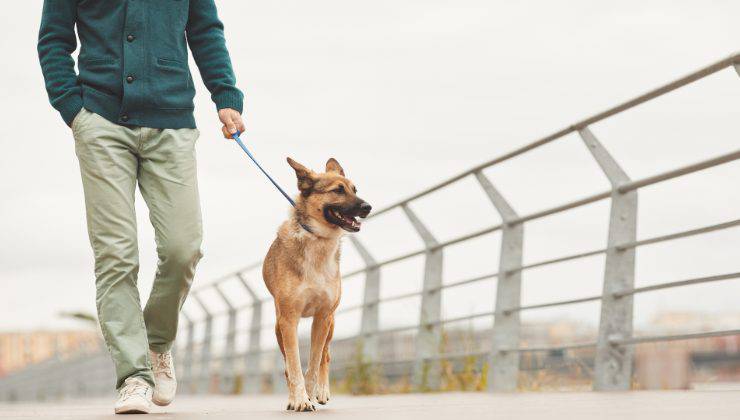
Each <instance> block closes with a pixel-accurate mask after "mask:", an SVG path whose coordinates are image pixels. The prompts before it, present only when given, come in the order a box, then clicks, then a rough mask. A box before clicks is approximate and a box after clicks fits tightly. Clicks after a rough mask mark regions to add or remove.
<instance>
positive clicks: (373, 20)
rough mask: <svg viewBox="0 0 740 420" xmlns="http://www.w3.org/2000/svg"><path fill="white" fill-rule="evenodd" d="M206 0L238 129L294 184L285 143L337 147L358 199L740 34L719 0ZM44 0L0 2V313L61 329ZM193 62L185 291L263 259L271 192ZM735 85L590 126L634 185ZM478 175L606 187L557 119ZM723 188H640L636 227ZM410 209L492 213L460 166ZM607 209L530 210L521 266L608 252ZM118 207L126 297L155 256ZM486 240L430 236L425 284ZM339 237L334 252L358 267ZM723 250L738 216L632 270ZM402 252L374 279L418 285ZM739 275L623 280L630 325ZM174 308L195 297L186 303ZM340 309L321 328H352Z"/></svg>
mask: <svg viewBox="0 0 740 420" xmlns="http://www.w3.org/2000/svg"><path fill="white" fill-rule="evenodd" d="M217 3H218V6H219V10H220V15H221V17H222V19H223V21H224V23H225V25H226V36H227V44H228V47H229V50H230V52H231V56H232V60H233V62H234V69H235V71H236V75H237V79H238V85H239V87H240V88H242V89H243V90H244V91H245V93H246V97H247V101H246V110H245V118H246V123H247V126H248V133H247V135H246V137H245V139H246V140H247V141H248V142H249V144H250V145H251V147H252V149H253V151H254V153H255V154H256V155H257V156H258V157H259V159H260V160H261V161H262V163H263V164H264V166H265V167H266V168H268V169H269V170H270V171H271V172H272V173H273V175H274V176H275V177H276V178H277V179H278V181H279V182H280V183H281V184H283V185H284V186H286V187H287V189H288V190H290V191H293V192H294V191H295V182H294V178H293V172H292V170H290V168H289V167H288V166H287V164H286V163H285V157H286V156H291V157H293V158H294V159H296V160H298V161H300V162H302V163H304V164H306V165H308V166H311V167H313V168H314V169H320V168H322V167H323V163H324V162H325V161H326V159H327V158H329V157H330V156H333V157H336V158H337V159H338V160H339V161H340V162H341V164H342V165H343V166H344V168H345V170H346V172H347V175H348V176H349V177H350V178H352V179H353V181H354V182H355V183H356V184H357V185H358V188H359V191H360V193H361V194H360V195H361V196H362V197H363V198H365V199H367V200H368V201H369V202H371V203H372V204H373V205H374V206H375V207H376V208H381V207H384V206H385V205H388V204H391V203H393V202H395V201H397V200H399V199H401V198H403V197H405V196H407V195H409V194H412V193H414V192H415V191H417V190H419V189H421V188H423V187H426V186H429V185H431V184H434V183H436V182H438V181H441V180H443V179H445V178H447V177H449V176H452V175H454V174H456V173H458V172H460V171H462V170H464V169H466V168H468V167H470V166H472V165H474V164H477V163H480V162H482V161H485V160H488V159H491V158H493V157H496V156H498V155H501V154H503V153H505V152H507V151H509V150H512V149H514V148H516V147H518V146H520V145H523V144H526V143H528V142H531V141H533V140H536V139H537V138H539V137H541V136H543V135H546V134H549V133H551V132H554V131H556V130H558V129H560V128H563V127H566V126H568V125H569V124H571V123H573V122H575V121H576V120H579V119H581V118H583V117H586V116H588V115H590V114H593V113H596V112H598V111H600V110H603V109H605V108H608V107H610V106H612V105H615V104H617V103H619V102H621V101H623V100H625V99H629V98H631V97H633V96H635V95H637V94H640V93H642V92H644V91H646V90H648V89H650V88H653V87H656V86H658V85H660V84H662V83H665V82H668V81H670V80H672V79H675V78H677V77H679V76H682V75H683V74H685V73H688V72H690V71H693V70H695V69H697V68H699V67H702V66H704V65H707V64H709V63H711V62H714V61H717V60H719V59H721V58H724V57H726V56H728V55H730V54H731V53H733V52H734V51H737V50H740V27H739V26H738V25H737V16H740V2H737V1H733V0H725V1H721V0H717V1H702V2H698V1H675V0H671V1H636V0H629V1H620V2H607V1H593V0H580V1H526V2H505V1H490V0H485V1H484V0H480V1H469V0H464V1H463V0H455V1H452V0H449V1H438V0H435V1H429V0H407V1H398V0H394V1H390V0H388V1H373V2H360V1H347V0H336V1H305V0H303V1H299V0H294V1H243V0H240V1H237V0H230V1H226V0H221V1H218V2H217ZM41 5H42V1H41V0H33V1H31V0H29V1H23V2H14V3H13V5H12V6H11V7H10V8H8V9H7V10H6V13H3V14H2V16H0V35H1V36H0V48H2V54H3V57H4V60H3V65H2V66H0V80H2V81H3V89H2V96H0V122H1V123H2V128H3V129H2V130H0V145H1V146H2V152H1V153H0V238H2V240H1V241H0V286H1V287H2V289H1V291H0V330H18V329H31V328H58V327H74V326H76V324H74V323H70V322H67V321H62V320H60V319H59V317H58V316H57V314H58V312H60V311H68V310H84V311H91V312H92V311H94V309H95V305H94V295H95V293H94V279H93V271H92V252H91V250H90V247H89V243H88V239H87V233H86V225H85V214H84V203H83V195H82V186H81V182H80V175H79V167H78V164H77V160H76V157H75V154H74V147H73V144H72V142H73V140H72V136H71V133H70V130H69V129H68V128H67V127H66V126H65V125H64V124H63V122H62V120H61V118H60V117H59V115H58V114H57V113H56V111H54V110H53V109H52V108H51V106H50V105H49V104H48V101H47V96H46V92H45V91H44V86H43V79H42V76H41V72H40V69H39V65H38V58H37V55H36V37H37V30H38V23H39V19H40V13H41ZM192 69H193V73H194V77H195V79H196V82H197V83H196V84H197V86H198V95H197V97H196V118H197V121H198V125H199V128H200V131H201V139H200V140H199V144H198V159H199V177H200V189H201V197H202V207H203V216H204V229H205V241H204V251H205V258H204V259H203V260H202V262H201V264H200V266H199V268H198V275H197V279H196V284H205V283H207V282H209V281H210V280H212V279H214V278H216V277H218V276H221V275H223V274H225V273H228V272H230V271H232V270H235V269H237V268H239V267H241V266H244V265H247V264H249V263H252V262H254V261H257V260H259V259H261V258H262V256H264V253H265V251H266V250H267V247H268V246H269V244H270V242H271V241H272V239H273V237H274V232H275V230H276V228H277V226H278V225H279V223H280V222H281V221H282V220H283V219H284V218H285V216H286V214H287V211H288V207H287V204H286V203H285V202H284V200H283V199H282V198H281V197H280V196H279V194H277V193H276V192H275V191H274V190H273V189H272V187H271V186H270V185H269V184H268V183H267V182H266V181H265V180H264V179H263V178H262V177H261V175H259V174H258V172H257V171H256V169H255V168H254V167H253V166H251V164H250V163H249V161H248V160H247V159H246V156H244V155H243V154H242V153H241V152H240V151H239V149H238V148H237V147H236V146H235V145H234V144H233V143H230V142H227V141H225V140H223V139H222V138H220V131H219V124H218V121H217V118H216V113H215V109H214V106H213V105H212V103H211V102H210V100H209V97H208V94H207V92H206V90H205V88H204V87H203V86H202V84H201V83H200V79H199V77H198V75H197V71H196V70H195V67H194V66H193V67H192ZM739 100H740V77H738V75H737V74H736V73H735V72H734V71H732V70H731V69H727V70H724V71H722V72H720V73H718V74H715V75H713V76H711V77H710V78H708V79H705V80H702V81H701V82H699V83H696V84H694V85H692V86H689V87H687V88H684V89H681V90H679V91H677V92H674V93H671V94H670V95H668V96H666V97H664V98H661V99H659V100H656V101H654V102H651V103H650V104H647V105H644V106H640V107H638V108H637V109H634V110H632V111H629V112H627V113H625V114H622V115H620V116H617V117H615V118H612V119H610V120H609V121H607V122H604V123H600V124H597V125H595V126H594V127H592V129H593V132H594V133H595V134H596V136H597V137H599V139H600V140H601V141H602V143H603V144H604V145H605V146H606V147H607V148H608V149H609V150H610V151H611V152H612V153H613V154H614V156H615V157H616V158H617V159H618V160H619V161H620V163H621V164H622V166H623V167H624V169H625V170H626V171H627V173H628V174H629V175H630V176H631V177H633V178H634V179H637V178H641V177H644V176H647V175H651V174H654V173H658V172H662V171H665V170H668V169H673V168H674V167H676V166H679V165H683V164H688V163H692V162H695V161H699V160H702V159H706V158H709V157H713V156H716V155H719V154H721V153H726V152H728V151H731V150H734V149H737V147H738V144H740V141H739V140H740V134H739V133H740V130H738V128H740V105H739V103H740V102H739ZM487 174H488V175H489V176H490V178H491V180H492V181H493V182H494V183H495V184H496V185H497V186H498V187H499V189H500V190H501V191H502V192H503V193H504V194H505V195H506V197H507V198H508V199H509V200H510V202H511V204H512V205H513V206H514V208H515V210H516V211H518V212H519V213H520V214H527V213H530V212H533V211H536V210H540V209H544V208H547V207H551V206H554V205H557V204H561V203H564V202H566V201H570V200H572V199H575V198H579V197H582V196H585V195H588V194H590V193H594V192H599V191H602V190H604V189H606V188H608V183H607V181H606V179H605V178H604V176H603V175H602V174H601V173H600V171H599V169H598V166H596V164H595V163H594V162H593V160H592V159H591V158H590V155H589V154H588V152H587V151H586V149H585V148H584V146H583V144H582V143H581V141H580V139H578V138H577V136H568V137H567V138H564V139H562V140H560V141H559V142H557V143H554V144H552V145H549V146H547V147H544V148H541V149H538V150H537V151H535V152H532V153H529V154H527V155H524V156H523V157H520V158H517V159H514V160H512V161H510V162H507V163H505V164H503V165H501V166H500V167H496V168H495V169H493V170H490V171H488V172H487ZM738 182H740V163H738V162H734V163H730V164H726V165H724V166H722V167H719V168H715V169H711V170H707V171H704V172H701V173H698V174H695V175H692V176H690V177H686V178H685V179H680V180H675V181H671V182H669V183H665V184H661V185H659V186H655V187H650V188H648V189H645V190H643V191H641V192H640V213H639V228H638V235H639V237H641V238H644V237H650V236H654V235H659V234H664V233H671V232H673V231H676V230H684V229H689V228H693V227H699V226H703V225H707V224H711V223H718V222H722V221H727V220H731V219H736V218H738V216H740V188H738ZM413 208H414V209H415V210H416V211H417V212H418V213H419V215H420V217H421V218H422V219H423V220H424V221H426V222H428V223H429V225H430V228H431V229H432V231H433V233H434V234H435V235H437V236H438V238H439V239H441V240H444V239H448V238H452V237H455V236H458V235H460V234H463V233H466V232H470V231H473V230H476V229H479V228H482V227H485V226H489V225H492V224H495V223H497V222H498V216H497V215H496V214H495V212H494V211H493V208H492V207H491V205H490V203H489V202H487V201H486V198H485V196H483V194H482V193H481V190H480V188H479V187H478V186H477V185H476V184H475V183H474V182H473V180H471V179H468V180H466V181H464V182H462V183H460V184H458V185H456V186H454V187H451V188H448V189H445V190H444V191H441V192H440V193H439V194H436V195H434V196H432V197H430V198H428V199H423V200H419V201H418V202H416V203H414V205H413ZM608 211H609V206H608V202H606V201H605V202H600V203H597V204H593V205H589V206H586V207H584V208H582V209H579V210H577V211H574V212H569V213H564V214H561V215H557V216H553V217H549V218H546V219H543V220H540V221H536V222H533V223H530V224H527V226H526V229H525V235H526V236H525V262H536V261H539V260H542V259H546V258H552V257H557V256H561V255H566V254H569V253H573V252H578V251H585V250H590V249H596V248H600V247H603V246H605V244H606V226H607V221H608ZM137 212H138V220H139V239H140V254H141V270H140V282H139V286H140V290H141V293H142V299H145V298H146V296H147V295H148V293H149V288H150V286H151V281H152V277H153V273H154V269H155V264H156V255H155V251H154V242H153V232H152V229H151V226H150V224H149V222H148V217H147V211H146V207H145V206H144V205H143V200H141V199H139V200H138V203H137ZM360 237H361V238H362V239H363V240H364V241H365V242H366V243H367V244H368V246H369V247H370V249H371V251H372V252H374V253H375V255H376V257H377V259H384V258H388V257H391V256H393V255H398V254H400V253H402V252H407V251H410V250H415V249H417V248H419V247H420V246H421V242H420V241H419V239H418V238H417V237H416V236H415V234H414V232H413V231H412V230H411V228H410V227H409V225H408V223H407V222H406V221H405V220H404V219H403V216H402V215H401V214H389V215H388V216H384V217H379V218H378V219H377V221H371V222H368V223H367V224H366V226H364V229H363V232H362V233H361V234H360ZM499 238H500V237H499V236H498V235H489V236H487V237H483V238H481V239H479V240H476V241H474V242H471V243H470V244H468V245H463V246H458V247H454V248H450V249H449V250H447V251H446V257H447V260H446V262H445V273H444V274H445V281H446V282H449V281H454V280H458V279H462V278H465V277H468V276H474V275H476V274H481V273H485V272H491V271H496V268H497V259H498V244H497V241H498V240H499ZM346 248H348V249H347V252H346V253H345V256H346V257H345V261H344V265H345V268H346V269H351V268H356V267H358V260H357V257H356V255H355V254H354V253H353V252H352V250H351V249H349V246H347V247H346ZM739 252H740V230H738V229H737V228H735V229H731V230H726V231H723V232H718V233H713V234H709V235H704V236H700V237H695V238H692V239H686V240H681V241H675V242H670V243H666V244H662V245H655V246H650V247H647V248H644V249H640V250H639V252H638V257H637V261H638V267H637V283H638V284H650V283H658V282H664V281H673V280H679V279H684V278H690V277H692V276H701V275H709V274H713V273H717V274H719V273H727V272H732V271H738V269H739V268H740V258H739V257H740V255H739ZM422 262H423V261H422V260H421V259H420V258H419V259H414V260H411V261H409V262H407V263H403V264H398V265H395V266H393V267H389V268H387V269H385V270H384V271H383V276H384V277H383V285H382V293H383V295H384V296H392V295H394V294H398V293H403V292H406V291H409V290H413V289H415V288H418V287H419V286H420V284H421V273H420V269H421V264H422ZM255 274H257V273H255ZM602 275H603V258H601V257H597V258H591V259H588V260H583V261H579V262H572V263H566V264H560V265H557V266H551V267H547V268H542V269H537V270H533V271H531V272H529V271H528V272H526V273H525V276H524V287H523V303H524V304H530V303H539V302H547V301H550V300H558V299H565V298H570V297H578V296H587V295H591V294H598V293H600V290H601V279H602ZM251 281H252V282H253V283H254V284H255V285H256V284H259V283H260V279H259V278H258V276H256V275H253V276H252V279H251ZM739 283H740V282H739V281H737V280H734V281H729V282H723V283H714V284H708V285H702V286H695V287H688V288H683V289H681V290H671V291H664V292H655V293H652V294H649V295H644V296H640V297H638V298H637V300H636V306H635V310H636V321H637V323H638V325H643V324H645V323H646V322H648V320H649V319H650V317H651V316H653V315H654V314H655V313H656V312H659V311H663V310H670V309H687V310H701V311H708V312H712V313H726V312H733V311H737V302H738V298H739V297H740V284H739ZM361 289H362V280H361V278H357V279H353V280H347V282H346V283H345V290H344V292H345V302H344V303H345V304H352V303H356V302H358V301H359V299H360V292H361ZM493 290H494V286H493V283H492V282H486V283H481V284H477V285H471V286H469V287H464V288H459V289H453V290H452V291H450V292H446V293H445V295H444V296H443V299H444V302H445V308H444V315H445V316H449V317H451V316H458V315H464V314H466V313H470V312H473V311H476V312H477V311H485V310H489V309H490V308H491V307H492V302H493V298H494V295H493ZM235 293H236V292H235ZM416 302H417V301H416V300H414V299H411V300H409V301H402V302H399V303H398V304H394V305H387V306H383V308H382V313H381V321H382V322H383V323H384V326H388V325H398V324H405V323H412V322H415V320H416V319H417V318H418V308H417V307H416V306H415V305H416ZM214 305H215V303H214ZM186 309H187V310H188V311H192V313H193V314H196V313H197V308H193V305H192V302H189V303H188V304H187V306H186ZM553 317H567V318H571V319H581V320H584V321H586V322H590V323H592V324H595V323H596V322H597V321H598V304H586V305H575V306H570V307H567V308H562V309H556V310H541V311H533V312H531V313H527V314H525V315H524V319H525V320H536V319H552V318H553ZM358 319H359V318H358V317H357V314H355V315H350V316H347V317H346V320H344V321H338V328H339V329H340V330H341V331H343V332H344V333H345V334H349V333H351V331H352V329H353V328H355V327H356V325H357V322H358ZM339 324H341V325H339Z"/></svg>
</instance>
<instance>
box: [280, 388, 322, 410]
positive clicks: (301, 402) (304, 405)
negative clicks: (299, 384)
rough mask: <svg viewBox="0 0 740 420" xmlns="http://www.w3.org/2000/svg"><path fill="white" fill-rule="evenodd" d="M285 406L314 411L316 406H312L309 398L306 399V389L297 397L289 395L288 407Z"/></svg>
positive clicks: (290, 408) (292, 408) (289, 408)
mask: <svg viewBox="0 0 740 420" xmlns="http://www.w3.org/2000/svg"><path fill="white" fill-rule="evenodd" d="M286 408H287V409H288V410H295V411H316V407H314V405H313V403H312V402H311V400H309V399H308V394H306V391H303V392H301V393H300V394H298V396H297V397H293V396H291V397H290V398H289V399H288V407H286Z"/></svg>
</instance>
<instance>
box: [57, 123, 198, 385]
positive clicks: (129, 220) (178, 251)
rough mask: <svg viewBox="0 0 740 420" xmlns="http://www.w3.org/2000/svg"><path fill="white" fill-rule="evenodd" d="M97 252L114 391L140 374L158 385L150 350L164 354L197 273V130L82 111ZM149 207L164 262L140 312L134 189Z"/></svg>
mask: <svg viewBox="0 0 740 420" xmlns="http://www.w3.org/2000/svg"><path fill="white" fill-rule="evenodd" d="M72 131H73V133H74V138H75V151H76V153H77V158H78V159H79V162H80V171H81V172H82V185H83V188H84V191H85V207H86V210H87V228H88V232H89V236H90V243H91V244H92V248H93V252H94V255H95V287H96V303H97V309H98V319H99V321H100V327H101V329H102V332H103V337H104V338H105V343H106V345H107V346H108V350H109V351H110V353H111V356H112V357H113V362H114V364H115V368H116V376H117V384H116V387H117V388H120V386H121V385H122V384H123V381H124V380H125V379H126V378H128V377H131V376H138V377H141V378H142V379H144V380H146V381H147V382H149V383H151V384H153V383H154V379H153V376H152V370H151V362H150V360H149V353H148V350H149V349H151V350H153V351H155V352H158V353H161V352H166V351H168V350H169V349H170V348H171V346H172V344H173V342H174V340H175V334H176V332H177V321H178V315H179V312H180V308H181V307H182V304H183V302H184V301H185V297H186V296H187V294H188V291H189V289H190V285H191V283H192V281H193V276H194V274H195V266H196V264H197V263H198V260H200V258H201V256H202V254H201V250H200V245H201V235H202V225H201V214H200V203H199V199H198V185H197V178H196V163H195V142H196V140H197V138H198V135H199V133H198V130H195V129H178V130H170V129H165V130H162V129H154V128H146V127H136V128H127V127H124V126H120V125H117V124H114V123H111V122H110V121H108V120H106V119H104V118H103V117H101V116H99V115H97V114H94V113H92V112H90V111H87V110H85V109H83V110H82V111H81V112H80V113H79V114H78V115H77V117H76V118H75V120H74V121H73V123H72ZM137 182H138V184H139V189H140V190H141V194H142V196H143V197H144V200H145V201H146V203H147V206H148V207H149V218H150V220H151V223H152V225H153V226H154V230H155V235H156V243H157V253H158V255H159V264H158V266H157V274H156V278H155V279H154V286H153V288H152V292H151V295H150V297H149V301H148V302H147V304H146V307H145V308H144V311H143V312H142V310H141V303H140V301H139V291H138V289H137V287H136V280H137V274H138V270H139V257H138V247H137V238H136V214H135V210H134V192H135V190H136V184H137Z"/></svg>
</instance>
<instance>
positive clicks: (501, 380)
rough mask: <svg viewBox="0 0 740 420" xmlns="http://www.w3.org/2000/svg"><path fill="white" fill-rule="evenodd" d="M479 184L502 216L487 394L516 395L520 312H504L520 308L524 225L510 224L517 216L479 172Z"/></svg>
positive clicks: (476, 175)
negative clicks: (510, 392)
mask: <svg viewBox="0 0 740 420" xmlns="http://www.w3.org/2000/svg"><path fill="white" fill-rule="evenodd" d="M475 177H476V179H477V180H478V183H479V184H480V186H481V187H482V188H483V191H484V192H485V193H486V195H487V196H488V198H489V200H491V203H492V204H493V206H494V207H495V208H496V211H497V212H498V213H499V215H501V220H502V221H503V223H502V229H501V251H500V252H501V253H500V257H499V263H498V264H499V268H498V280H497V282H496V304H495V305H496V306H495V307H494V312H495V315H494V320H493V330H492V343H491V355H490V359H489V366H490V369H489V370H488V384H489V390H490V391H516V389H517V386H518V384H519V352H518V351H514V350H513V349H516V348H518V347H519V334H520V320H519V311H513V312H507V311H506V310H507V309H509V308H514V307H517V306H519V305H520V304H521V290H522V271H521V269H520V267H521V266H522V253H523V249H524V225H523V224H521V223H513V221H514V220H516V219H517V217H518V215H517V213H516V212H515V211H514V209H513V208H512V207H511V206H510V205H509V203H508V202H507V201H506V199H504V197H503V195H501V193H499V191H498V190H497V189H496V188H495V187H494V186H493V184H492V183H491V181H489V179H488V178H487V177H486V176H485V175H484V174H483V172H481V171H478V172H476V173H475Z"/></svg>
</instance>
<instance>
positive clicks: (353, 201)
mask: <svg viewBox="0 0 740 420" xmlns="http://www.w3.org/2000/svg"><path fill="white" fill-rule="evenodd" d="M288 164H289V165H290V166H291V167H292V168H293V169H295V173H296V177H297V178H298V189H299V190H300V191H301V195H300V197H299V199H298V202H297V203H296V205H297V207H298V209H299V211H301V212H302V213H303V214H304V215H305V217H308V218H309V219H311V220H312V221H315V222H316V223H319V224H320V225H322V226H324V227H326V228H329V229H336V230H338V229H340V228H341V229H344V230H346V231H347V232H359V231H360V225H361V222H360V221H359V220H357V218H358V217H360V218H363V219H364V218H365V217H367V215H368V214H370V210H371V209H372V207H371V206H370V204H368V203H367V202H366V201H365V200H363V199H361V198H360V197H358V196H357V188H356V187H355V185H354V184H353V183H352V181H350V180H349V179H347V177H345V175H344V169H342V167H341V166H340V165H339V162H337V161H336V159H334V158H331V159H329V160H328V161H327V162H326V172H324V173H316V172H314V171H312V170H310V169H308V168H306V167H305V166H303V165H301V164H300V163H298V162H296V161H294V160H293V159H291V158H288Z"/></svg>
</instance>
